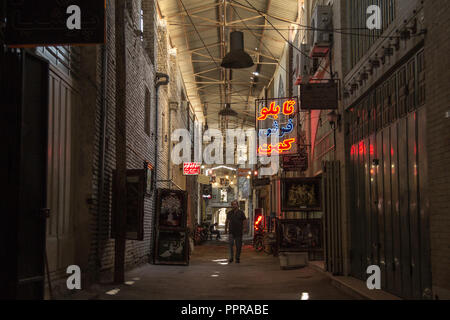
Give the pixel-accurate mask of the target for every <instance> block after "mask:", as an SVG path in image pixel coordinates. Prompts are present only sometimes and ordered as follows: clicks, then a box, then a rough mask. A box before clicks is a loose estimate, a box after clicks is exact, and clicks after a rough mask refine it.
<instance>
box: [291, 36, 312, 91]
mask: <svg viewBox="0 0 450 320" xmlns="http://www.w3.org/2000/svg"><path fill="white" fill-rule="evenodd" d="M300 51H301V52H303V53H304V54H302V53H300V52H298V59H299V65H298V71H297V72H298V75H297V81H296V83H295V84H296V85H300V84H301V83H305V82H308V81H309V78H310V77H311V69H312V60H311V58H309V57H308V56H307V55H308V54H309V52H310V51H311V46H310V45H309V44H306V43H302V44H300Z"/></svg>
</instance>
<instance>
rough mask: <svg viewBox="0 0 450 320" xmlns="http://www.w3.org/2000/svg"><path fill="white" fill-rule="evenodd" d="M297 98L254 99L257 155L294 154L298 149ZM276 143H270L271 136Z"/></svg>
mask: <svg viewBox="0 0 450 320" xmlns="http://www.w3.org/2000/svg"><path fill="white" fill-rule="evenodd" d="M298 111H299V108H298V100H297V98H274V99H261V100H256V112H257V114H256V119H257V121H256V128H257V133H258V155H260V156H271V155H277V154H280V155H281V154H283V155H284V154H295V153H297V151H298V147H297V144H298V137H297V123H298V120H297V116H298ZM274 137H275V138H278V142H277V143H272V142H271V141H272V139H273V138H274Z"/></svg>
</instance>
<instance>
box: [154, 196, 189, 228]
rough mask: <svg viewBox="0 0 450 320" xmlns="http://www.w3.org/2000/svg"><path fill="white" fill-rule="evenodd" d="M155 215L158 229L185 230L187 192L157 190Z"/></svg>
mask: <svg viewBox="0 0 450 320" xmlns="http://www.w3.org/2000/svg"><path fill="white" fill-rule="evenodd" d="M156 214H157V215H156V216H157V223H158V227H159V228H162V229H164V228H166V229H167V228H168V229H177V228H178V229H180V228H186V223H187V192H186V191H179V190H169V189H158V198H157V206H156Z"/></svg>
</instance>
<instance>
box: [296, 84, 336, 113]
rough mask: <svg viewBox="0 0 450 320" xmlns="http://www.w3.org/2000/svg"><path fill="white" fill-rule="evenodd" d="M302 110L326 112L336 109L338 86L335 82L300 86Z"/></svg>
mask: <svg viewBox="0 0 450 320" xmlns="http://www.w3.org/2000/svg"><path fill="white" fill-rule="evenodd" d="M300 104H301V108H302V110H328V109H337V108H338V85H337V82H336V81H330V82H326V83H325V82H324V83H307V84H301V85H300Z"/></svg>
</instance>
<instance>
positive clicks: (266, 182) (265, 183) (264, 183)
mask: <svg viewBox="0 0 450 320" xmlns="http://www.w3.org/2000/svg"><path fill="white" fill-rule="evenodd" d="M268 185H270V178H264V179H255V180H253V186H254V187H263V186H268Z"/></svg>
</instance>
